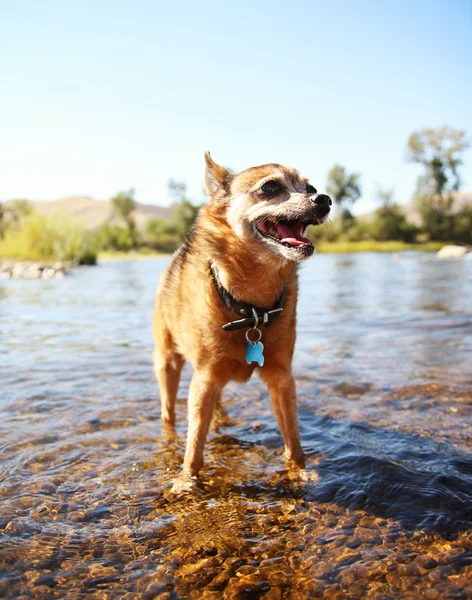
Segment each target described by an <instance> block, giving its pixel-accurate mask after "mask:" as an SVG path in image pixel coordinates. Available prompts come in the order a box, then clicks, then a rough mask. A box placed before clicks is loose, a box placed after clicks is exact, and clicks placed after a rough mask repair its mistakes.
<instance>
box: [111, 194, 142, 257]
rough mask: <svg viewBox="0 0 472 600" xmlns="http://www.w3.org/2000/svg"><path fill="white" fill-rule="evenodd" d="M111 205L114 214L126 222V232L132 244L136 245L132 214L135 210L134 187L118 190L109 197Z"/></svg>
mask: <svg viewBox="0 0 472 600" xmlns="http://www.w3.org/2000/svg"><path fill="white" fill-rule="evenodd" d="M110 202H111V204H112V207H113V211H114V212H115V214H116V215H118V216H119V217H121V218H122V219H123V221H124V222H125V223H126V227H127V228H128V232H129V234H130V236H131V239H132V245H133V246H135V245H136V222H135V220H134V217H133V216H132V214H131V213H132V212H133V211H134V210H136V206H137V203H136V200H135V199H134V188H130V189H129V190H125V191H123V192H118V194H116V195H115V196H113V198H111V199H110Z"/></svg>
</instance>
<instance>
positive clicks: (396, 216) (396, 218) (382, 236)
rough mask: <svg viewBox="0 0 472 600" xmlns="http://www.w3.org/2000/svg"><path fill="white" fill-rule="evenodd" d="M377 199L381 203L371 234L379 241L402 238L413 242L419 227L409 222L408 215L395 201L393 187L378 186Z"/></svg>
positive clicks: (376, 212)
mask: <svg viewBox="0 0 472 600" xmlns="http://www.w3.org/2000/svg"><path fill="white" fill-rule="evenodd" d="M375 195H376V200H377V202H378V203H379V204H380V206H379V208H378V209H377V210H376V211H375V215H374V219H373V221H372V224H371V235H372V237H373V238H374V239H376V240H379V241H388V240H401V241H404V242H412V241H413V240H414V238H415V235H416V233H418V229H417V227H415V226H414V225H412V224H411V223H408V221H407V219H406V216H405V215H404V214H403V212H402V210H401V209H400V207H399V206H398V204H397V203H396V202H395V200H394V198H395V194H394V191H393V190H392V189H387V188H381V187H377V190H376V193H375Z"/></svg>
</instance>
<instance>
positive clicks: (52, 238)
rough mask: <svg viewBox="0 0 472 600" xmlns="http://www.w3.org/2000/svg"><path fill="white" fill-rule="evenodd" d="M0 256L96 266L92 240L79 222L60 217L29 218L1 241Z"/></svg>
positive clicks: (8, 232) (34, 215) (6, 233)
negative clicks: (83, 262) (84, 263)
mask: <svg viewBox="0 0 472 600" xmlns="http://www.w3.org/2000/svg"><path fill="white" fill-rule="evenodd" d="M0 256H1V257H4V258H13V259H18V260H67V261H74V262H77V263H79V262H81V261H82V260H84V257H85V258H86V260H87V264H93V263H94V262H95V260H96V253H95V251H94V249H93V245H92V240H91V238H90V236H88V235H87V232H86V231H85V229H84V228H83V227H82V226H81V225H80V224H79V223H77V222H76V221H74V220H72V219H70V218H67V217H64V216H62V215H60V214H52V215H38V214H37V213H35V212H32V213H30V214H26V215H24V216H23V217H21V219H20V220H19V222H18V223H17V224H16V225H15V226H14V227H11V228H8V229H7V230H6V231H5V232H4V235H3V238H2V239H1V240H0Z"/></svg>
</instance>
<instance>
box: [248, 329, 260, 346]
mask: <svg viewBox="0 0 472 600" xmlns="http://www.w3.org/2000/svg"><path fill="white" fill-rule="evenodd" d="M250 331H255V332H256V333H258V334H259V335H258V337H257V339H255V340H251V339H250V338H249V332H250ZM261 337H262V331H261V330H260V329H257V327H254V329H248V330H247V331H246V340H247V341H248V342H249V343H250V344H257V342H259V341H260V339H261Z"/></svg>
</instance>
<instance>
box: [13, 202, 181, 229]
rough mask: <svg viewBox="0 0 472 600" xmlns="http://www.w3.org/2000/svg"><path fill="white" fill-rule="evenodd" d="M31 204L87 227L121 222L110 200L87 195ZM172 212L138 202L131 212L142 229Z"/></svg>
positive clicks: (40, 210)
mask: <svg viewBox="0 0 472 600" xmlns="http://www.w3.org/2000/svg"><path fill="white" fill-rule="evenodd" d="M6 204H8V202H7V203H6ZM31 204H32V205H33V206H34V208H35V210H36V211H37V212H38V213H39V214H41V215H48V214H51V213H60V214H63V215H65V216H67V217H73V218H74V219H76V220H77V221H81V222H82V223H83V225H84V226H85V227H86V228H87V229H98V228H99V227H100V226H101V225H103V224H104V223H117V224H118V223H119V224H123V222H122V220H121V219H120V218H119V217H117V216H116V215H115V214H114V212H113V207H112V205H111V202H110V200H95V199H94V198H90V197H88V196H70V197H67V198H61V199H60V200H48V201H31ZM173 212H174V207H173V206H156V205H154V204H140V203H138V207H137V209H136V210H135V211H134V212H133V213H132V214H133V216H134V218H135V220H136V225H137V227H138V229H144V228H145V227H146V224H147V222H148V221H151V220H154V219H165V220H169V219H170V218H171V217H172V214H173Z"/></svg>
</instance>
